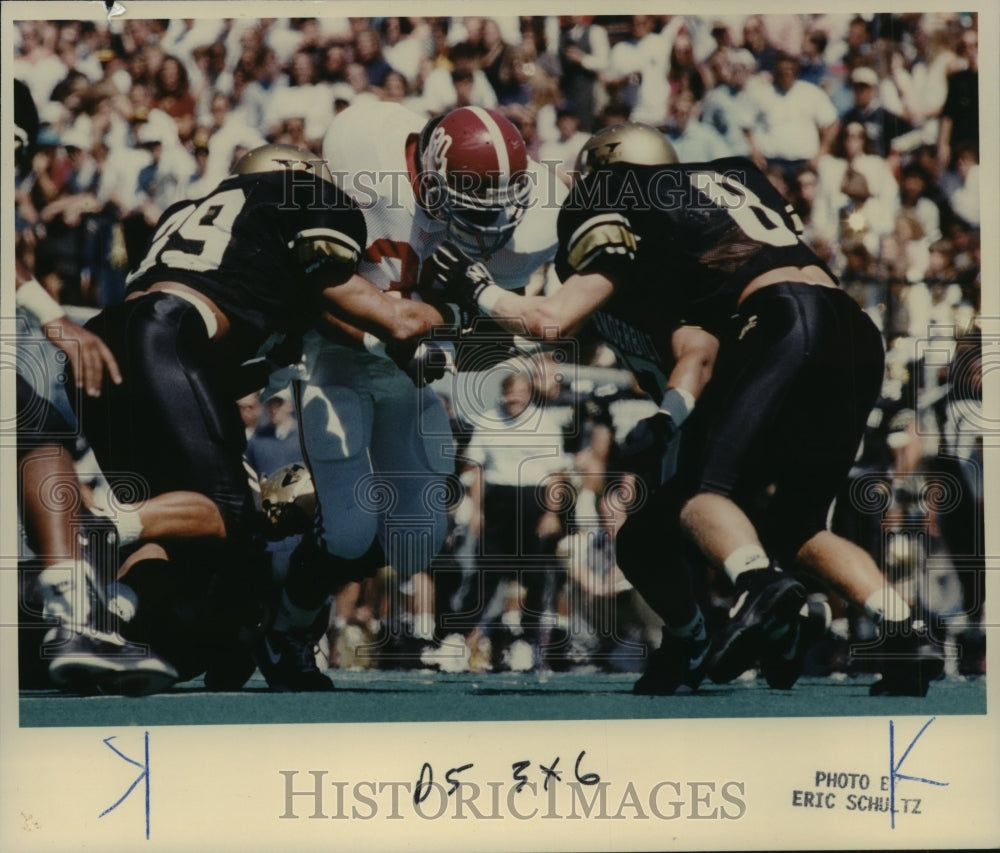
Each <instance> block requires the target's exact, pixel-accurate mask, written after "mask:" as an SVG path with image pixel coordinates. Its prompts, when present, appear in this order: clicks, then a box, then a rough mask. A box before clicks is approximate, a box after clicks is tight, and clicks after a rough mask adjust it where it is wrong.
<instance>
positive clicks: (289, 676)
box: [255, 628, 333, 693]
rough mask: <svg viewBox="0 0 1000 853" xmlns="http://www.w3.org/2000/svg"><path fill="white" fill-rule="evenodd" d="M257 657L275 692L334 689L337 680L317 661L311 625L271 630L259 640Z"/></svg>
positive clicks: (268, 684)
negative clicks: (322, 670)
mask: <svg viewBox="0 0 1000 853" xmlns="http://www.w3.org/2000/svg"><path fill="white" fill-rule="evenodd" d="M255 657H256V659H257V666H258V667H259V668H260V671H261V673H262V674H263V676H264V678H265V679H266V680H267V686H268V687H269V688H271V690H272V691H274V692H275V693H320V692H327V691H330V690H333V682H332V681H331V680H330V679H329V678H327V676H325V675H324V674H323V673H322V672H320V671H319V667H318V666H317V665H316V639H315V637H314V632H313V631H312V630H310V629H305V630H303V629H301V628H300V629H298V630H295V629H292V630H289V631H274V630H272V631H269V632H268V633H266V634H265V635H264V636H263V637H261V638H260V640H259V641H258V643H257V650H256V655H255Z"/></svg>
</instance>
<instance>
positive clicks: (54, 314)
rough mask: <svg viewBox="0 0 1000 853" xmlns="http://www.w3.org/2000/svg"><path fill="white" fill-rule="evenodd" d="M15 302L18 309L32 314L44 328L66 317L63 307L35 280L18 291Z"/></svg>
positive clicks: (27, 282) (23, 285) (26, 283)
mask: <svg viewBox="0 0 1000 853" xmlns="http://www.w3.org/2000/svg"><path fill="white" fill-rule="evenodd" d="M14 301H15V304H16V305H17V307H18V308H23V309H24V310H25V311H27V312H29V313H30V314H32V315H33V316H34V318H35V319H36V320H38V322H39V324H40V325H42V326H44V325H45V324H46V323H51V322H52V321H53V320H58V319H59V318H60V317H65V316H66V311H65V310H64V309H63V307H62V305H60V304H59V303H58V302H56V301H55V299H53V298H52V297H51V296H50V295H49V292H48V291H47V290H46V289H45V288H44V287H42V286H41V285H40V284H39V283H38V282H37V281H36V280H35V279H31V280H30V281H26V282H25V283H24V284H22V285H21V286H20V287H19V288H18V289H17V292H16V293H15V295H14Z"/></svg>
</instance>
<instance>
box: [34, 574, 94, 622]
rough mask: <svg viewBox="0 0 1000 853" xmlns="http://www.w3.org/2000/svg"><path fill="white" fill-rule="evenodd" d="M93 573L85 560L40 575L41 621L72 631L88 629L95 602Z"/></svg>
mask: <svg viewBox="0 0 1000 853" xmlns="http://www.w3.org/2000/svg"><path fill="white" fill-rule="evenodd" d="M93 571H94V570H93V569H92V568H91V567H90V564H89V563H88V562H86V561H85V560H80V561H79V562H75V561H73V560H63V561H61V562H58V563H53V564H52V565H51V566H48V567H46V568H45V569H44V570H43V571H42V572H41V573H40V574H39V575H38V586H39V589H40V590H41V593H42V618H43V619H45V621H46V622H57V623H58V624H60V625H63V626H64V627H66V628H69V629H70V630H72V631H82V630H84V629H86V628H88V627H89V626H90V617H91V613H92V612H93V603H94V602H93V599H94V598H95V595H94V591H93V586H92V583H93V581H92V579H93Z"/></svg>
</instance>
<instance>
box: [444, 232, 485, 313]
mask: <svg viewBox="0 0 1000 853" xmlns="http://www.w3.org/2000/svg"><path fill="white" fill-rule="evenodd" d="M431 263H433V264H434V267H435V269H436V274H435V279H436V281H438V282H440V283H441V284H442V285H444V288H445V292H446V293H447V294H448V298H450V299H454V300H456V301H457V302H458V304H459V305H460V306H461V308H462V309H463V311H467V312H469V313H470V314H476V313H479V297H480V296H482V294H483V291H484V290H486V288H487V287H490V286H491V285H493V286H495V285H496V282H494V281H493V276H492V275H490V271H489V270H488V269H486V267H485V266H484V265H483V264H482V263H481V262H480V261H474V260H473V259H472V258H470V257H469V256H468V255H466V254H465V253H464V252H463V251H462V250H461V249H460V248H458V246H456V245H455V244H454V243H452V242H450V241H445V242H444V243H442V244H441V245H440V246H438V247H437V249H435V250H434V254H433V255H431Z"/></svg>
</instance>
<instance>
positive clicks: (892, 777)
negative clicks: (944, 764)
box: [889, 717, 949, 829]
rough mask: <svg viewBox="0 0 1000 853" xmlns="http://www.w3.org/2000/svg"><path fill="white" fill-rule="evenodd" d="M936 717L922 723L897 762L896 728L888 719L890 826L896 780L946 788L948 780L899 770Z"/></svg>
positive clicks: (892, 820) (893, 823) (893, 811)
mask: <svg viewBox="0 0 1000 853" xmlns="http://www.w3.org/2000/svg"><path fill="white" fill-rule="evenodd" d="M936 719H937V717H931V718H930V719H929V720H928V721H927V722H926V723H924V724H923V726H922V727H921V729H920V731H919V732H917V736H916V737H915V738H914V739H913V740H911V741H910V745H909V746H908V747H906V751H905V752H904V753H903V757H902V758H900V759H899V763H897V762H896V730H895V725H894V723H893V721H892V720H889V816H890V819H891V822H892V823H891V825H892V828H893V829H895V828H896V781H897V780H900V781H902V780H905V781H907V782H922V783H923V784H925V785H938V786H939V787H943V788H946V787H947V786H948V784H949V783H948V782H936V781H934V780H933V779H925V778H924V777H922V776H907V775H906V774H904V773H900V772H899V771H900V770H901V769H902V767H903V762H905V761H906V759H907V757H908V756H909V754H910V750H912V749H913V747H914V746H916V744H917V741H918V740H920V738H921V737H923V734H924V732H925V731H927V728H928V726H930V724H931V723H933V722H934V721H935V720H936Z"/></svg>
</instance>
